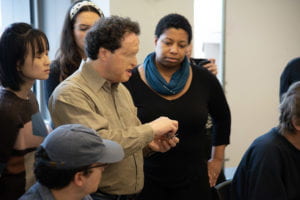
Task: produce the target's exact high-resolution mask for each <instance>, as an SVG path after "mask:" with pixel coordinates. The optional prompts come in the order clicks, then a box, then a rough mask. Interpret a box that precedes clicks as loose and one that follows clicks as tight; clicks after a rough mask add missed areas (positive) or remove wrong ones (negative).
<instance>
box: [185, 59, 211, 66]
mask: <svg viewBox="0 0 300 200" xmlns="http://www.w3.org/2000/svg"><path fill="white" fill-rule="evenodd" d="M190 60H191V63H192V64H193V65H196V66H203V65H206V64H208V63H210V61H209V60H208V59H206V58H191V59H190Z"/></svg>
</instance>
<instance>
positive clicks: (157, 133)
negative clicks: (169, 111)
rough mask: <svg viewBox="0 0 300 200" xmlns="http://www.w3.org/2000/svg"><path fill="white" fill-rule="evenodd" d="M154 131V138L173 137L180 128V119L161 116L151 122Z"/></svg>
mask: <svg viewBox="0 0 300 200" xmlns="http://www.w3.org/2000/svg"><path fill="white" fill-rule="evenodd" d="M149 125H150V126H151V128H152V129H153V132H154V140H155V139H162V137H163V136H164V137H173V136H174V135H175V133H176V132H177V130H178V121H176V120H171V119H169V118H168V117H159V118H157V119H156V120H154V121H152V122H150V123H149Z"/></svg>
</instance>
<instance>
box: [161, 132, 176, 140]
mask: <svg viewBox="0 0 300 200" xmlns="http://www.w3.org/2000/svg"><path fill="white" fill-rule="evenodd" d="M177 135H178V134H174V135H172V133H167V134H165V135H164V136H165V138H166V139H168V140H170V139H172V138H174V137H176V136H177Z"/></svg>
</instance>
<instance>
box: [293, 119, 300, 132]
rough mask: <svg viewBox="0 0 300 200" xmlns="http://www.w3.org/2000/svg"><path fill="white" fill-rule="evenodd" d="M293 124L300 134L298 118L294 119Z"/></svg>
mask: <svg viewBox="0 0 300 200" xmlns="http://www.w3.org/2000/svg"><path fill="white" fill-rule="evenodd" d="M292 123H293V126H294V128H295V129H296V131H297V132H300V120H299V119H297V118H296V117H293V119H292Z"/></svg>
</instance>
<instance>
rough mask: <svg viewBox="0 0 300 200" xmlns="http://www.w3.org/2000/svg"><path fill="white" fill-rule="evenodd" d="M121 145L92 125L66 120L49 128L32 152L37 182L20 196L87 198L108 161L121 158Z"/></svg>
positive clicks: (33, 198) (43, 199)
mask: <svg viewBox="0 0 300 200" xmlns="http://www.w3.org/2000/svg"><path fill="white" fill-rule="evenodd" d="M123 157H124V151H123V149H122V147H121V146H120V145H119V144H118V143H116V142H113V141H111V140H105V139H102V138H101V137H100V136H98V135H97V134H96V132H95V131H94V130H93V129H90V128H87V127H85V126H83V125H80V124H67V125H62V126H59V127H57V128H56V129H55V130H54V131H52V132H51V133H50V134H49V135H48V136H47V137H46V139H45V140H44V142H43V143H42V144H41V146H40V147H39V148H38V150H37V152H36V155H35V159H36V160H35V166H34V173H35V177H36V179H37V183H36V184H35V185H33V186H32V187H31V188H30V189H29V190H28V191H27V192H26V193H25V194H24V195H23V196H22V197H21V198H20V200H27V199H30V200H46V199H47V200H52V199H53V200H55V199H64V200H68V199H72V200H77V199H78V200H90V199H92V198H91V197H90V195H89V194H90V193H92V192H95V191H96V190H97V188H98V185H99V183H100V180H101V176H102V172H103V171H104V168H105V167H106V166H108V167H109V164H110V163H115V162H118V161H120V160H122V159H123Z"/></svg>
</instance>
